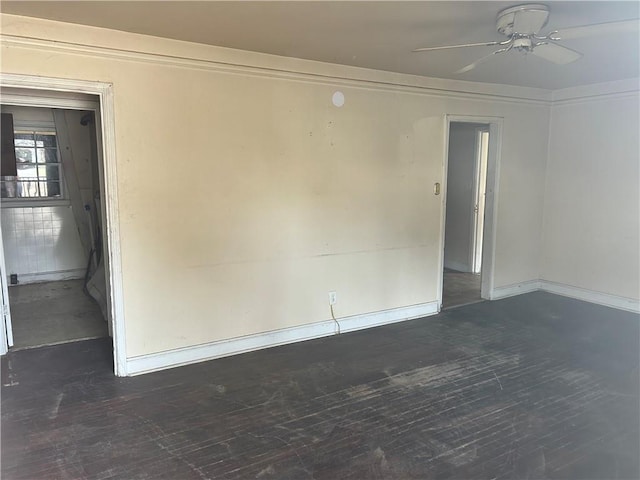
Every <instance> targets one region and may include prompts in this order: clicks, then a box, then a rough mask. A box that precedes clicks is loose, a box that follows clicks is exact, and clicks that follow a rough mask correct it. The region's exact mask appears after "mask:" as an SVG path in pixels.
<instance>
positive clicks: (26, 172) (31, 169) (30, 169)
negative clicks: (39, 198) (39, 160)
mask: <svg viewBox="0 0 640 480" xmlns="http://www.w3.org/2000/svg"><path fill="white" fill-rule="evenodd" d="M16 167H18V179H19V180H28V179H37V178H38V167H37V166H36V165H34V164H33V163H22V164H20V163H19V164H18V165H16Z"/></svg>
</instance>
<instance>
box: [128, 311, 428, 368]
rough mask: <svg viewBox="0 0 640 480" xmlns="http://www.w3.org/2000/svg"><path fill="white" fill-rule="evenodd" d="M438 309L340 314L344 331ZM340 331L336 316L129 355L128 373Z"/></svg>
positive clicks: (184, 363) (232, 353) (199, 360)
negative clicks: (242, 335) (334, 317)
mask: <svg viewBox="0 0 640 480" xmlns="http://www.w3.org/2000/svg"><path fill="white" fill-rule="evenodd" d="M435 313H438V302H430V303H422V304H418V305H412V306H409V307H400V308H394V309H391V310H383V311H381V312H374V313H367V314H363V315H354V316H352V317H345V318H339V319H338V323H339V324H340V331H341V332H342V333H347V332H353V331H356V330H362V329H365V328H371V327H378V326H381V325H387V324H390V323H396V322H403V321H405V320H412V319H415V318H421V317H426V316H428V315H433V314H435ZM336 333H337V326H336V324H335V323H334V321H333V320H326V321H322V322H317V323H312V324H309V325H301V326H298V327H291V328H283V329H281V330H274V331H271V332H264V333H258V334H255V335H247V336H244V337H237V338H230V339H227V340H220V341H217V342H211V343H206V344H203V345H196V346H193V347H184V348H178V349H175V350H169V351H166V352H159V353H151V354H148V355H140V356H137V357H132V358H128V359H127V373H128V375H139V374H141V373H149V372H154V371H157V370H164V369H166V368H172V367H178V366H181V365H187V364H190V363H197V362H203V361H206V360H213V359H215V358H220V357H226V356H229V355H236V354H239V353H245V352H251V351H253V350H260V349H263V348H269V347H275V346H278V345H285V344H287V343H295V342H301V341H304V340H311V339H314V338H321V337H327V336H330V335H335V334H336Z"/></svg>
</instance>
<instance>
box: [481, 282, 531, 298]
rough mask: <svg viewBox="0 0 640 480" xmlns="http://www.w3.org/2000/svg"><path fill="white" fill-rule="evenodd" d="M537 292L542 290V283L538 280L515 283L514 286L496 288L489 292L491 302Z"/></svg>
mask: <svg viewBox="0 0 640 480" xmlns="http://www.w3.org/2000/svg"><path fill="white" fill-rule="evenodd" d="M537 290H540V281H538V280H529V281H527V282H522V283H514V284H512V285H506V286H504V287H497V288H494V289H493V290H492V291H491V292H489V300H499V299H501V298H507V297H513V296H514V295H521V294H523V293H530V292H535V291H537Z"/></svg>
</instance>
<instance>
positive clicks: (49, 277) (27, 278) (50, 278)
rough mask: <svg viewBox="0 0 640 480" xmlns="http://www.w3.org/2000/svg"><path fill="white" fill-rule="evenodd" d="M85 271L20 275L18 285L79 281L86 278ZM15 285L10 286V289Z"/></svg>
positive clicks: (80, 269) (75, 270)
mask: <svg viewBox="0 0 640 480" xmlns="http://www.w3.org/2000/svg"><path fill="white" fill-rule="evenodd" d="M84 275H85V269H84V268H78V269H73V270H60V271H57V272H39V273H19V274H18V285H28V284H30V283H42V282H57V281H60V280H77V279H79V278H84ZM13 286H15V285H11V284H9V287H13Z"/></svg>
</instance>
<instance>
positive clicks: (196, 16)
mask: <svg viewBox="0 0 640 480" xmlns="http://www.w3.org/2000/svg"><path fill="white" fill-rule="evenodd" d="M518 3H522V2H519V1H518V0H516V1H514V2H503V1H499V2H497V1H496V2H493V1H491V2H484V1H466V2H456V1H449V2H400V1H387V2H368V1H352V2H329V1H317V2H316V1H304V2H275V1H266V2H243V1H235V2H213V1H208V2H191V1H177V2H176V1H142V2H138V1H126V2H121V1H83V2H78V1H62V2H60V1H44V2H31V1H30V2H24V1H2V3H1V10H2V12H4V13H11V14H16V15H26V16H32V17H41V18H47V19H52V20H60V21H64V22H71V23H79V24H85V25H93V26H98V27H106V28H111V29H115V30H123V31H127V32H135V33H142V34H147V35H155V36H160V37H167V38H174V39H179V40H186V41H191V42H198V43H205V44H210V45H218V46H223V47H230V48H239V49H243V50H251V51H256V52H264V53H270V54H275V55H284V56H289V57H298V58H305V59H310V60H319V61H323V62H332V63H339V64H345V65H353V66H358V67H367V68H374V69H379V70H388V71H393V72H401V73H409V74H415V75H423V76H427V77H439V78H453V79H460V80H470V81H475V82H489V83H500V84H511V85H522V86H531V87H540V88H546V89H557V88H564V87H569V86H575V85H585V84H590V83H597V82H603V81H609V80H619V79H624V78H634V77H638V76H639V65H640V60H639V54H638V51H639V49H640V48H639V47H640V38H639V34H638V32H635V33H624V34H616V35H610V36H607V37H597V38H593V37H591V38H583V39H574V40H567V41H565V42H563V45H566V46H567V47H570V48H573V49H574V50H578V51H580V52H582V53H583V54H584V57H583V58H582V59H580V60H579V61H577V62H575V63H572V64H569V65H564V66H558V65H555V64H552V63H549V62H546V61H544V60H542V59H540V58H538V57H535V56H532V55H524V54H522V53H518V52H509V53H508V54H505V55H497V56H496V57H495V58H492V59H491V61H489V62H486V63H484V64H482V65H480V66H478V67H477V68H476V69H474V70H472V71H470V72H468V73H464V74H459V75H456V74H454V73H452V72H454V71H456V70H458V69H459V68H461V67H463V66H464V65H467V64H469V63H471V62H473V61H474V60H476V59H477V58H479V57H481V56H483V55H486V54H489V53H491V52H492V51H493V49H494V47H475V48H468V49H456V50H448V51H436V52H423V53H412V52H411V50H413V49H414V48H417V47H423V46H434V45H443V44H450V43H468V42H478V41H491V40H500V39H502V38H501V37H500V36H499V35H498V34H497V33H496V31H495V18H496V14H497V13H498V11H499V10H501V9H503V8H506V7H509V6H512V5H514V4H518ZM546 4H547V5H548V6H549V8H550V10H551V15H550V20H549V23H548V25H547V27H545V28H544V29H543V33H544V32H549V31H551V30H554V29H557V28H559V27H569V26H577V25H584V24H589V23H602V22H610V21H617V20H625V19H634V18H639V17H640V2H637V1H623V2H615V1H594V2H584V1H569V2H564V1H563V2H546Z"/></svg>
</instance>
